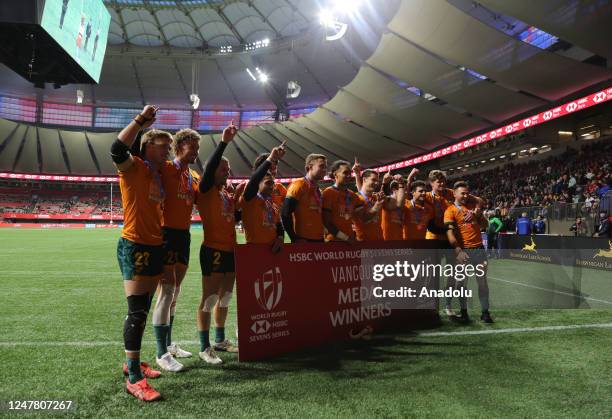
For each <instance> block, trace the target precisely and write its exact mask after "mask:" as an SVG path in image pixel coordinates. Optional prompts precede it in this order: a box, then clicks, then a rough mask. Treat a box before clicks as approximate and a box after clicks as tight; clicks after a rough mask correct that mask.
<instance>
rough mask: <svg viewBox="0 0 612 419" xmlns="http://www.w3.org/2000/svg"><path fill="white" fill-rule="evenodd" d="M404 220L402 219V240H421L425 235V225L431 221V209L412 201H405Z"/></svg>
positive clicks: (432, 215)
mask: <svg viewBox="0 0 612 419" xmlns="http://www.w3.org/2000/svg"><path fill="white" fill-rule="evenodd" d="M404 211H405V214H406V218H405V219H404V229H403V231H404V240H422V239H424V238H425V236H426V234H427V225H428V224H429V221H430V220H431V219H433V217H434V214H433V208H432V207H431V206H429V205H424V206H421V205H419V204H418V203H416V202H414V201H413V200H410V201H407V202H406V205H405V206H404Z"/></svg>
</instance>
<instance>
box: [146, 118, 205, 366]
mask: <svg viewBox="0 0 612 419" xmlns="http://www.w3.org/2000/svg"><path fill="white" fill-rule="evenodd" d="M199 149H200V134H198V133H197V132H196V131H194V130H192V129H189V128H186V129H182V130H180V131H179V132H177V133H176V134H175V136H174V143H173V151H174V155H175V158H174V160H172V161H166V162H164V164H163V165H162V167H161V173H162V184H163V186H164V191H165V192H166V196H165V199H164V208H163V221H162V229H163V234H164V251H165V260H164V278H163V279H162V281H161V283H160V284H159V289H158V296H157V303H156V304H155V309H154V310H153V328H154V330H155V339H156V341H157V365H159V366H160V367H161V368H162V369H164V370H166V371H173V372H177V371H180V370H182V369H183V365H182V364H181V363H180V362H178V361H177V360H175V359H174V358H173V357H176V358H188V357H190V356H191V353H190V352H187V351H185V350H183V349H181V348H180V347H179V346H178V345H177V344H176V343H172V325H173V324H174V315H175V313H176V300H177V298H178V295H179V293H180V291H181V283H182V282H183V279H184V278H185V274H186V272H187V267H188V265H189V248H190V245H191V235H190V233H189V228H190V227H191V212H192V210H193V204H194V202H195V197H196V194H197V191H198V183H199V177H198V175H197V173H195V172H194V171H192V170H191V169H189V165H190V164H193V163H194V162H195V161H196V158H197V157H198V151H199Z"/></svg>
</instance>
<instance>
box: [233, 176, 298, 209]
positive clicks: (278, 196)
mask: <svg viewBox="0 0 612 419" xmlns="http://www.w3.org/2000/svg"><path fill="white" fill-rule="evenodd" d="M247 183H248V181H244V182H242V183H240V184H239V185H238V186H237V187H236V192H235V193H234V202H235V203H236V209H237V210H240V209H241V208H242V200H241V199H240V198H241V197H242V194H243V193H244V189H245V188H246V185H247ZM286 196H287V188H285V186H284V185H283V184H282V183H280V182H278V183H275V184H274V189H273V190H272V201H273V202H274V203H275V204H276V206H277V207H279V208H282V207H283V203H284V202H285V197H286Z"/></svg>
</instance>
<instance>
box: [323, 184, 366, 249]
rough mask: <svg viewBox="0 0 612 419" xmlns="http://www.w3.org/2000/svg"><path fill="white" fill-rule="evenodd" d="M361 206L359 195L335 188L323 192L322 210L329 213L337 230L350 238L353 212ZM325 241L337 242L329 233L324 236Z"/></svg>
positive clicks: (331, 187) (352, 233)
mask: <svg viewBox="0 0 612 419" xmlns="http://www.w3.org/2000/svg"><path fill="white" fill-rule="evenodd" d="M362 206H363V204H362V202H361V200H360V199H359V195H357V194H356V193H355V192H353V191H351V190H349V189H346V190H341V189H338V188H336V187H335V186H330V187H329V188H326V189H325V190H324V191H323V209H325V210H329V211H331V214H332V222H333V223H334V225H335V226H336V228H337V229H338V230H340V231H341V232H343V233H344V234H346V235H347V236H349V237H351V236H354V235H355V233H354V232H353V223H352V221H351V220H352V219H353V212H354V211H355V210H356V209H357V208H359V207H362ZM325 240H326V241H335V240H338V239H337V238H336V237H334V236H333V235H332V234H331V233H328V234H327V235H326V236H325Z"/></svg>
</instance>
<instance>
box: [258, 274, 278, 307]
mask: <svg viewBox="0 0 612 419" xmlns="http://www.w3.org/2000/svg"><path fill="white" fill-rule="evenodd" d="M282 295H283V280H282V276H281V272H280V268H279V267H278V266H277V267H274V268H272V269H270V270H269V271H267V272H265V273H264V274H263V275H262V276H261V277H259V278H257V280H256V281H255V298H256V299H257V303H259V306H260V307H261V308H263V309H264V310H266V311H272V310H273V309H274V307H276V306H277V305H278V302H279V301H280V299H281V296H282Z"/></svg>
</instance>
